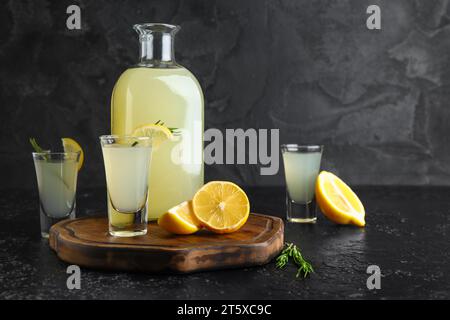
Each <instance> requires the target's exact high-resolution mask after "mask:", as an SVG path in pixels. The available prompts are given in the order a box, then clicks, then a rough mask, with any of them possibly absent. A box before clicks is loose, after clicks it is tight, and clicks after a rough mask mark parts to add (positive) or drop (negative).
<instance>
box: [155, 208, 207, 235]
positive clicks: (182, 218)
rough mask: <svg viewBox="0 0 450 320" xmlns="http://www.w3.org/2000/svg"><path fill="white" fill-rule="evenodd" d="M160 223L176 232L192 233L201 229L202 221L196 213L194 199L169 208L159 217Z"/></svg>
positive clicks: (164, 227) (167, 229)
mask: <svg viewBox="0 0 450 320" xmlns="http://www.w3.org/2000/svg"><path fill="white" fill-rule="evenodd" d="M158 225H159V226H160V227H162V228H163V229H165V230H166V231H169V232H171V233H175V234H192V233H194V232H197V231H198V230H200V228H201V225H200V222H199V221H198V220H197V218H196V217H195V215H194V212H193V209H192V201H184V202H182V203H181V204H179V205H177V206H176V207H173V208H171V209H169V210H168V211H167V212H166V213H164V214H163V215H162V216H161V217H159V219H158Z"/></svg>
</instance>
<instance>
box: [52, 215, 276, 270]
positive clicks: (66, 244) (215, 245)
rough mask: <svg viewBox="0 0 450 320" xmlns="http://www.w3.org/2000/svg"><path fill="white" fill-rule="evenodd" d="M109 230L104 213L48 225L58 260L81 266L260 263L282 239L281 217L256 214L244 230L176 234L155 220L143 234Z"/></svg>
mask: <svg viewBox="0 0 450 320" xmlns="http://www.w3.org/2000/svg"><path fill="white" fill-rule="evenodd" d="M107 230H108V220H107V218H104V217H95V218H93V217H91V218H79V219H74V220H63V221H61V222H58V223H57V224H55V225H53V226H52V228H51V229H50V239H49V241H50V246H51V248H52V249H53V250H54V251H55V252H56V253H57V255H58V257H59V258H60V259H62V260H64V261H65V262H68V263H70V264H76V265H79V266H83V267H90V268H97V269H109V270H124V271H141V272H173V273H189V272H196V271H202V270H214V269H224V268H236V267H245V266H255V265H262V264H265V263H268V262H269V261H270V260H272V259H273V258H274V257H275V256H276V255H277V254H278V253H279V252H280V251H281V249H282V248H283V243H284V224H283V221H282V220H281V219H280V218H276V217H272V216H267V215H262V214H254V213H252V214H250V216H249V218H248V220H247V222H246V223H245V225H244V226H243V227H242V228H241V229H240V230H238V231H236V232H234V233H230V234H222V235H220V234H214V233H211V232H209V231H206V230H201V231H199V232H197V233H195V234H192V235H173V234H170V233H169V232H167V231H165V230H163V229H162V228H160V227H159V226H158V225H157V224H156V223H155V222H151V223H149V224H148V232H147V235H145V236H139V237H133V238H118V237H113V236H110V235H109V234H108V232H107Z"/></svg>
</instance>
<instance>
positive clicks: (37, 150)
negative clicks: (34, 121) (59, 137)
mask: <svg viewBox="0 0 450 320" xmlns="http://www.w3.org/2000/svg"><path fill="white" fill-rule="evenodd" d="M30 143H31V146H32V147H33V149H34V151H35V152H37V153H42V152H45V150H44V149H42V148H41V147H40V146H39V145H38V143H37V141H36V139H35V138H30Z"/></svg>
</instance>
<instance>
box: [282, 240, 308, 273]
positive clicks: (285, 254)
mask: <svg viewBox="0 0 450 320" xmlns="http://www.w3.org/2000/svg"><path fill="white" fill-rule="evenodd" d="M289 258H292V260H293V261H294V263H295V264H296V265H297V268H298V269H297V274H296V275H295V276H296V277H297V278H298V277H299V276H300V275H301V274H303V278H306V277H307V276H308V275H309V274H310V273H312V272H314V269H313V267H312V265H311V264H310V263H309V262H308V261H306V260H305V259H304V258H303V256H302V254H301V252H300V250H299V249H298V248H297V246H296V245H295V244H293V243H286V248H284V249H283V251H281V253H280V255H279V256H278V257H277V259H276V263H275V266H276V267H277V268H278V269H283V268H284V267H285V266H286V265H287V263H288V262H289Z"/></svg>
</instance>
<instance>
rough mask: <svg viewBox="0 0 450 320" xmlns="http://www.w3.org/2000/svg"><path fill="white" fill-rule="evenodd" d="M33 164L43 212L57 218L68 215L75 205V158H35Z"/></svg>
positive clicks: (76, 172)
mask: <svg viewBox="0 0 450 320" xmlns="http://www.w3.org/2000/svg"><path fill="white" fill-rule="evenodd" d="M49 157H50V155H49ZM34 165H35V168H36V177H37V183H38V188H39V200H40V202H41V209H42V211H43V213H44V214H45V215H46V216H48V217H50V218H57V219H61V218H65V217H67V216H69V215H70V214H71V213H72V211H73V210H74V206H75V193H76V188H77V176H78V161H77V159H67V160H52V159H49V160H46V159H35V160H34Z"/></svg>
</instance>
